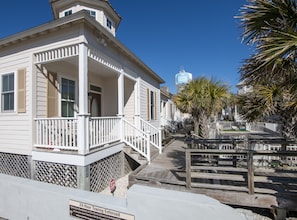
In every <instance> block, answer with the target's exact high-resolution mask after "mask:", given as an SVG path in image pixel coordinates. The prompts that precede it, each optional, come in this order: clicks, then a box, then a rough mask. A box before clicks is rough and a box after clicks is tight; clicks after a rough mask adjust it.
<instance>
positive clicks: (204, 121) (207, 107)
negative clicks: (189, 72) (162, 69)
mask: <svg viewBox="0 0 297 220" xmlns="http://www.w3.org/2000/svg"><path fill="white" fill-rule="evenodd" d="M228 94H229V93H228V88H227V86H226V85H223V84H222V83H221V82H219V81H215V80H213V79H210V80H209V79H207V78H205V77H201V78H197V79H194V80H192V81H191V82H189V83H188V84H186V85H185V87H184V88H183V89H182V91H181V92H180V93H178V94H177V95H176V96H175V97H174V102H175V104H176V106H177V108H178V109H179V110H180V111H181V112H183V113H189V114H191V115H192V117H193V120H194V133H195V134H197V135H199V136H201V137H205V138H207V137H208V135H209V134H208V133H209V131H208V122H209V118H210V117H211V115H213V114H215V113H217V112H219V111H220V110H221V109H222V106H223V101H224V98H225V97H227V96H228Z"/></svg>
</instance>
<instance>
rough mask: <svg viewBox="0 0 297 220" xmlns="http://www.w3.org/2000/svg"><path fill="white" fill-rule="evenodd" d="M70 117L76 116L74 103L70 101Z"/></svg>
mask: <svg viewBox="0 0 297 220" xmlns="http://www.w3.org/2000/svg"><path fill="white" fill-rule="evenodd" d="M67 104H68V115H67V116H68V117H73V116H74V108H73V107H74V103H71V102H68V103H67Z"/></svg>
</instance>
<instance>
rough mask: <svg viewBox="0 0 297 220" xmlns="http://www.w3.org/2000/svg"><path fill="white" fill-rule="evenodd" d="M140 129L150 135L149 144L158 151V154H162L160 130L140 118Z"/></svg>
mask: <svg viewBox="0 0 297 220" xmlns="http://www.w3.org/2000/svg"><path fill="white" fill-rule="evenodd" d="M140 129H141V130H142V131H144V132H145V133H148V134H149V135H150V142H151V144H152V145H153V146H154V147H156V148H158V149H159V153H162V133H161V129H159V128H156V127H154V126H153V125H151V124H150V123H148V122H147V121H145V120H143V119H141V118H140Z"/></svg>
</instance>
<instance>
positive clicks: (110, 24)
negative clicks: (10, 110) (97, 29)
mask: <svg viewBox="0 0 297 220" xmlns="http://www.w3.org/2000/svg"><path fill="white" fill-rule="evenodd" d="M105 18H106V19H105V22H106V27H107V28H108V29H109V30H111V31H112V30H113V27H114V22H113V20H112V19H110V17H108V16H105Z"/></svg>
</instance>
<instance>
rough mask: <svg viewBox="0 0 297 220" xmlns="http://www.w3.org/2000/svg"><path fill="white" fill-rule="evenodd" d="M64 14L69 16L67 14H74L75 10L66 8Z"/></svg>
mask: <svg viewBox="0 0 297 220" xmlns="http://www.w3.org/2000/svg"><path fill="white" fill-rule="evenodd" d="M63 14H64V17H67V16H70V15H72V14H73V11H72V9H68V10H65V11H64V12H63Z"/></svg>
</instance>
